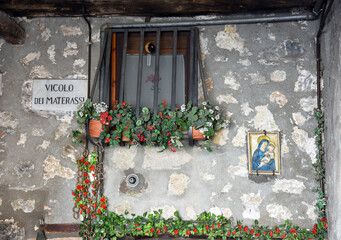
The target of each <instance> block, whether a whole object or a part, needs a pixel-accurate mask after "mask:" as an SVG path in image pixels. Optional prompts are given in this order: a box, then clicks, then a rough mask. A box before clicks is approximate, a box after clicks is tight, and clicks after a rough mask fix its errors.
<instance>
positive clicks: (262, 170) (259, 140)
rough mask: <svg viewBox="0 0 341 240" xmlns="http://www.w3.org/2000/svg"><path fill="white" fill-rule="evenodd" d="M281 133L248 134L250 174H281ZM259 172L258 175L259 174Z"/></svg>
mask: <svg viewBox="0 0 341 240" xmlns="http://www.w3.org/2000/svg"><path fill="white" fill-rule="evenodd" d="M279 135H280V133H279V132H269V133H268V132H267V133H266V134H265V133H264V132H250V133H248V137H247V138H248V159H249V173H250V174H274V173H275V174H279V173H280V159H281V156H280V140H279V139H280V138H279ZM257 171H258V173H257Z"/></svg>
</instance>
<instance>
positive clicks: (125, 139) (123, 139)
mask: <svg viewBox="0 0 341 240" xmlns="http://www.w3.org/2000/svg"><path fill="white" fill-rule="evenodd" d="M125 132H127V131H123V132H122V142H130V139H129V138H128V137H126V136H124V133H125Z"/></svg>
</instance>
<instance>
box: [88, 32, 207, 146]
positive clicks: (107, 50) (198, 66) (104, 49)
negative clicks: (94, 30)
mask: <svg viewBox="0 0 341 240" xmlns="http://www.w3.org/2000/svg"><path fill="white" fill-rule="evenodd" d="M180 31H187V32H189V38H188V39H189V44H188V45H187V46H188V48H189V49H188V50H187V52H188V55H189V56H188V59H189V61H188V63H187V68H186V71H188V73H186V76H188V77H186V78H187V82H186V84H185V86H186V91H185V92H186V93H187V96H186V101H192V103H193V104H194V105H197V104H198V78H199V75H200V78H201V80H202V87H203V92H204V97H205V99H207V91H206V85H205V81H204V73H203V66H202V59H201V56H200V54H201V53H200V41H199V30H198V29H197V28H195V27H164V28H162V27H160V28H147V27H146V28H118V29H111V28H107V29H105V32H104V34H103V35H102V37H101V50H100V58H99V62H98V66H97V71H96V74H95V78H94V83H93V85H92V91H91V98H93V97H94V94H95V88H96V84H97V79H98V69H100V78H99V79H100V81H99V96H98V97H99V101H100V102H105V103H107V104H108V105H110V103H111V101H110V100H111V86H110V85H111V73H112V72H111V71H112V69H111V61H112V59H111V56H112V55H111V52H112V47H113V46H112V37H113V33H121V34H122V33H123V49H122V54H121V55H119V56H120V59H119V61H120V77H119V81H118V87H119V89H118V94H117V95H118V96H117V99H118V100H119V102H123V101H124V99H125V96H124V86H125V82H126V75H127V74H126V71H127V50H128V39H129V34H131V33H139V35H140V37H139V56H138V77H137V83H136V85H137V92H136V104H135V106H136V115H137V117H138V116H139V115H140V111H141V84H142V70H143V69H142V64H143V54H144V53H143V50H144V39H145V33H146V32H154V33H155V34H156V39H155V41H156V51H155V69H154V79H158V78H159V72H160V69H159V61H160V39H161V35H162V33H163V32H172V33H173V34H172V35H173V47H172V76H171V77H172V78H171V79H172V85H171V86H172V87H171V103H170V105H171V109H172V110H175V107H176V105H175V103H176V94H177V90H176V72H177V49H178V35H179V32H180ZM198 70H200V73H199V72H198ZM154 84H155V86H154V97H153V112H154V115H156V114H157V112H158V99H159V96H158V94H159V93H158V81H154ZM189 138H190V139H192V134H191V131H189ZM190 145H193V140H190Z"/></svg>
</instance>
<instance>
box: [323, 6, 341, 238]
mask: <svg viewBox="0 0 341 240" xmlns="http://www.w3.org/2000/svg"><path fill="white" fill-rule="evenodd" d="M340 8H341V1H335V2H334V5H333V7H332V11H331V13H330V15H329V18H328V20H327V24H326V28H325V31H324V34H323V35H322V44H323V45H322V53H323V55H322V64H323V81H324V91H323V100H324V101H323V102H324V106H323V107H324V112H325V151H326V176H327V184H326V195H327V197H328V205H327V217H328V221H329V229H328V231H329V232H328V234H329V239H341V231H340V226H341V218H340V216H341V193H340V183H341V179H340V172H341V163H340V155H341V118H340V117H341V99H340V94H341V82H340V80H341V23H340V18H341V13H340V11H338V10H339V9H340Z"/></svg>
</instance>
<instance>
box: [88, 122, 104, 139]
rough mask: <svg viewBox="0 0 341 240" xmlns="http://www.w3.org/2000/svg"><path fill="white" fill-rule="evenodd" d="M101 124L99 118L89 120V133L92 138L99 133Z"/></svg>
mask: <svg viewBox="0 0 341 240" xmlns="http://www.w3.org/2000/svg"><path fill="white" fill-rule="evenodd" d="M101 131H102V124H101V121H99V120H90V123H89V133H90V136H91V137H93V138H98V137H99V136H100V135H101Z"/></svg>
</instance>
